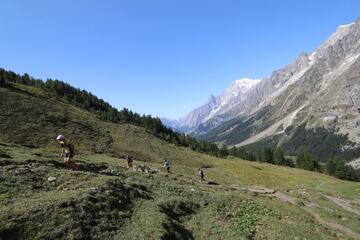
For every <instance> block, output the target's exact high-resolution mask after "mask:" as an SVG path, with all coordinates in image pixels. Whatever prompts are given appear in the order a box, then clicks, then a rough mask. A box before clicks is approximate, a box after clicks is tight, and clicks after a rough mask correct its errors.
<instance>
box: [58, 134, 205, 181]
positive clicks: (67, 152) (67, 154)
mask: <svg viewBox="0 0 360 240" xmlns="http://www.w3.org/2000/svg"><path fill="white" fill-rule="evenodd" d="M56 140H57V141H58V142H59V144H60V146H61V156H62V157H64V163H65V165H66V166H67V167H68V168H70V169H71V170H73V171H79V170H80V166H79V165H77V164H76V163H75V162H74V160H73V158H74V155H75V148H74V145H73V144H72V142H71V141H69V140H68V139H66V138H65V137H64V136H63V135H59V136H57V138H56ZM126 161H127V168H128V170H132V169H133V158H132V157H131V156H129V155H128V156H126ZM162 167H163V168H164V169H165V170H166V172H167V173H172V172H171V170H170V168H171V162H170V161H169V160H167V159H165V160H164V162H163V165H162ZM197 175H198V177H199V182H201V183H203V182H205V175H204V170H203V168H199V169H198V174H197Z"/></svg>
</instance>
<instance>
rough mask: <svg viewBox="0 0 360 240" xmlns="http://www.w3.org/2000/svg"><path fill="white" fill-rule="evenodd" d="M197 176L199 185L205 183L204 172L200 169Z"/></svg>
mask: <svg viewBox="0 0 360 240" xmlns="http://www.w3.org/2000/svg"><path fill="white" fill-rule="evenodd" d="M198 176H199V182H200V183H203V182H205V178H204V177H205V176H204V170H203V169H202V168H199V169H198Z"/></svg>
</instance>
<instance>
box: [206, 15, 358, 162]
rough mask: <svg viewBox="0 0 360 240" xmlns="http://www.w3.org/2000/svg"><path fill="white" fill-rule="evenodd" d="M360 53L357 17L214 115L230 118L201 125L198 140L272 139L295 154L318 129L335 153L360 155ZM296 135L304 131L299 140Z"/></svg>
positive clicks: (240, 143) (242, 141)
mask: <svg viewBox="0 0 360 240" xmlns="http://www.w3.org/2000/svg"><path fill="white" fill-rule="evenodd" d="M359 56H360V20H358V21H356V22H355V23H352V24H349V25H343V26H340V27H338V29H337V31H336V32H335V33H334V34H333V35H331V36H330V37H329V38H328V40H327V41H326V42H325V43H324V44H322V45H321V46H320V47H319V48H318V49H317V50H316V51H314V52H313V53H311V54H306V53H302V54H300V55H299V57H298V58H297V59H296V60H295V61H294V62H293V63H291V64H290V65H288V66H286V67H285V68H283V69H280V70H277V71H274V73H273V74H272V75H271V76H270V77H268V78H265V79H263V80H262V81H261V82H260V83H259V84H257V85H256V87H254V88H253V89H251V90H250V91H249V92H248V93H247V98H246V99H244V100H243V101H239V102H238V103H237V105H235V106H234V107H233V108H231V109H228V110H227V111H226V112H223V113H222V115H221V116H217V118H222V117H223V118H227V119H230V121H226V122H222V121H221V120H218V119H217V120H216V121H217V122H218V123H220V124H219V125H216V124H213V122H212V121H211V120H208V121H207V122H205V123H203V124H202V126H201V127H202V129H206V130H207V131H206V133H205V134H201V136H202V138H205V139H208V140H212V141H217V142H224V143H227V144H231V145H238V146H244V145H249V144H254V143H258V142H261V141H262V142H264V141H265V142H266V141H268V142H269V139H272V142H273V144H277V145H282V146H284V147H285V148H287V149H288V150H289V151H290V152H294V151H296V150H297V149H298V148H299V147H300V146H301V145H305V146H306V145H307V143H306V141H310V139H309V137H310V135H311V136H312V137H313V138H316V136H317V134H313V135H312V134H311V133H312V132H314V131H317V130H318V129H321V131H325V132H326V134H325V135H324V136H323V137H324V138H328V139H332V140H331V142H334V141H335V142H336V143H334V144H335V145H336V147H335V146H334V148H336V149H337V150H336V153H337V154H339V153H340V154H343V153H344V152H349V151H350V152H352V153H351V154H350V153H349V154H348V156H347V158H348V159H351V158H352V157H354V156H355V155H358V154H359V155H360V152H359V153H358V150H357V149H358V148H359V147H360V135H359V132H360V131H359V130H360V126H359V125H360V58H359ZM229 116H231V117H230V118H229ZM227 119H226V120H227ZM207 125H208V126H209V127H207ZM300 128H301V129H302V130H301V131H300V130H299V129H300ZM299 131H300V132H299ZM300 133H302V134H304V133H306V134H305V135H304V136H302V137H303V139H302V140H301V141H300V140H299V139H298V136H299V134H300ZM331 136H332V137H331ZM294 139H295V140H294ZM339 139H341V140H339ZM310 142H311V141H310ZM314 144H315V143H314ZM321 144H322V143H321V141H317V142H316V144H315V145H318V146H320V145H321ZM315 147H316V146H312V147H311V148H315ZM319 157H321V156H319Z"/></svg>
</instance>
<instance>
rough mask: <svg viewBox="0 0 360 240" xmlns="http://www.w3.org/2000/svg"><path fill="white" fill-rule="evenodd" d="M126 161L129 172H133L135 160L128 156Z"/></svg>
mask: <svg viewBox="0 0 360 240" xmlns="http://www.w3.org/2000/svg"><path fill="white" fill-rule="evenodd" d="M126 161H127V168H128V170H132V169H133V158H132V157H130V156H129V155H128V156H126Z"/></svg>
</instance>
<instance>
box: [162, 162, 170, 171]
mask: <svg viewBox="0 0 360 240" xmlns="http://www.w3.org/2000/svg"><path fill="white" fill-rule="evenodd" d="M163 168H165V169H166V171H167V172H168V173H171V171H170V162H169V160H165V161H164V164H163Z"/></svg>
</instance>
